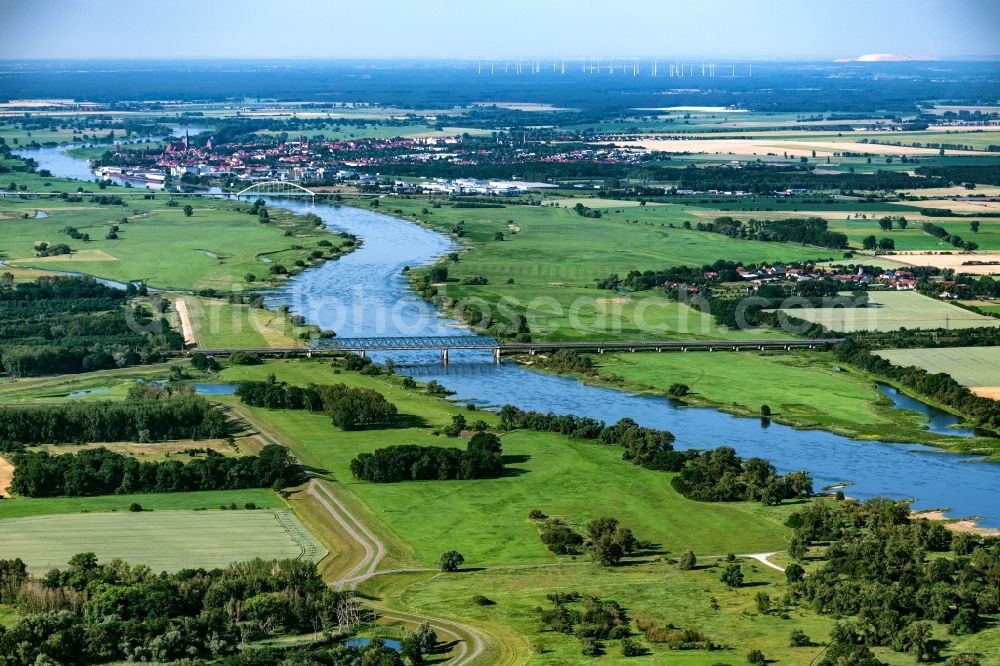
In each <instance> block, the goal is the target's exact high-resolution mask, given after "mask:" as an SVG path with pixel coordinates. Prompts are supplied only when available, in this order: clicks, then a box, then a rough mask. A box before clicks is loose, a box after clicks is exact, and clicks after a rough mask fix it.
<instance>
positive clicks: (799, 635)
mask: <svg viewBox="0 0 1000 666" xmlns="http://www.w3.org/2000/svg"><path fill="white" fill-rule="evenodd" d="M812 644H813V642H812V640H811V639H810V638H809V636H807V635H806V632H804V631H802V630H801V629H792V633H791V635H789V637H788V645H789V646H790V647H811V646H812Z"/></svg>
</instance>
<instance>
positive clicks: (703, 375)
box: [591, 349, 1000, 446]
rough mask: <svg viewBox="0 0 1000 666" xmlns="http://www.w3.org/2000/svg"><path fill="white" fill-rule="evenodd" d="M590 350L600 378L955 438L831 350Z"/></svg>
mask: <svg viewBox="0 0 1000 666" xmlns="http://www.w3.org/2000/svg"><path fill="white" fill-rule="evenodd" d="M905 351H909V350H905ZM914 351H919V352H924V351H926V352H931V351H950V350H947V349H945V350H929V349H928V350H914ZM986 351H989V350H986ZM883 355H884V353H883ZM591 358H593V359H594V361H595V363H596V372H597V376H596V379H597V380H598V381H600V382H601V383H610V384H611V385H612V386H617V387H619V388H624V389H627V390H632V391H642V392H652V393H655V394H658V395H666V394H667V391H668V389H669V388H670V386H671V385H672V384H674V383H680V384H684V385H686V386H688V387H689V388H690V393H689V394H688V395H686V396H685V397H684V398H683V400H684V401H685V402H686V403H688V404H691V405H693V406H708V407H715V408H718V409H722V410H724V411H727V412H731V413H734V414H738V415H743V416H755V415H759V414H760V413H761V407H762V406H763V405H767V406H768V407H769V408H770V410H771V418H773V419H774V420H777V421H780V422H782V423H788V424H791V425H794V426H796V427H800V428H823V429H826V430H831V431H834V432H837V433H840V434H845V435H849V436H853V437H861V438H876V439H881V440H886V441H906V442H913V441H921V442H927V443H933V444H936V445H941V446H954V445H955V444H956V440H955V438H949V437H946V436H937V435H932V434H929V433H927V432H926V430H925V429H924V428H925V426H926V419H925V418H924V417H923V416H922V415H919V414H917V413H915V412H909V411H905V410H899V409H895V408H893V407H892V403H891V401H890V400H889V399H888V398H886V397H885V396H884V395H883V394H882V393H881V392H880V391H879V390H878V388H877V387H876V384H875V382H874V380H873V378H872V377H870V376H868V375H866V374H864V373H861V372H858V371H855V370H853V369H852V368H849V367H843V366H841V365H840V364H838V363H837V362H836V361H835V359H834V358H833V356H832V354H830V353H829V352H818V351H817V352H813V351H809V352H806V351H797V352H763V353H758V352H748V351H744V352H739V353H733V352H712V353H709V352H689V353H686V354H684V353H681V354H678V353H662V354H656V353H635V354H625V353H621V354H602V355H594V356H592V357H591ZM887 358H888V356H887ZM986 358H987V360H988V358H989V357H986ZM890 360H892V361H893V362H894V363H897V365H899V364H900V363H899V362H897V361H896V360H895V358H890ZM909 364H910V363H902V365H909ZM987 366H988V364H987ZM987 372H988V371H987ZM994 374H995V373H994ZM998 384H1000V380H998Z"/></svg>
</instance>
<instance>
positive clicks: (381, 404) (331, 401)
mask: <svg viewBox="0 0 1000 666" xmlns="http://www.w3.org/2000/svg"><path fill="white" fill-rule="evenodd" d="M236 395H237V396H238V397H239V399H240V401H241V402H243V404H245V405H251V406H253V407H269V408H271V409H308V410H309V411H313V412H320V411H321V412H323V413H324V414H326V415H327V416H329V417H330V418H331V420H332V421H333V425H335V426H337V427H339V428H340V429H341V430H359V429H362V428H370V427H380V426H383V427H384V426H388V425H391V424H392V423H393V421H395V419H396V413H397V410H396V405H394V404H392V403H391V402H389V401H388V400H386V399H385V396H384V395H382V394H381V393H379V392H378V391H374V390H372V389H365V388H355V387H351V386H347V385H346V384H332V385H319V384H310V385H309V386H306V387H304V388H303V387H300V386H291V385H288V384H286V383H285V382H278V381H276V380H275V377H274V375H269V376H268V378H267V379H266V380H265V381H262V382H261V381H242V382H240V383H239V384H237V386H236Z"/></svg>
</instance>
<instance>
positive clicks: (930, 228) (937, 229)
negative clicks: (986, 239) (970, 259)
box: [920, 222, 979, 252]
mask: <svg viewBox="0 0 1000 666" xmlns="http://www.w3.org/2000/svg"><path fill="white" fill-rule="evenodd" d="M920 228H921V229H923V230H924V232H925V233H928V234H930V235H931V236H936V237H937V238H940V239H941V240H943V241H945V242H947V243H951V244H952V245H954V246H955V247H957V248H959V249H962V250H965V251H966V252H972V251H973V250H978V249H979V244H978V243H973V242H972V241H965V240H962V237H961V236H959V235H958V234H952V233H948V230H947V229H945V228H944V227H942V226H940V225H937V224H934V223H932V222H924V223H923V224H921V225H920Z"/></svg>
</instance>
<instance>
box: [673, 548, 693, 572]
mask: <svg viewBox="0 0 1000 666" xmlns="http://www.w3.org/2000/svg"><path fill="white" fill-rule="evenodd" d="M696 566H698V558H697V557H695V555H694V551H693V550H689V551H687V552H686V553H684V554H683V555H681V556H680V558H679V559H678V560H677V567H678V568H679V569H684V570H685V571H688V570H691V569H694V568H695V567H696Z"/></svg>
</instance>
